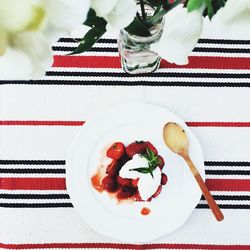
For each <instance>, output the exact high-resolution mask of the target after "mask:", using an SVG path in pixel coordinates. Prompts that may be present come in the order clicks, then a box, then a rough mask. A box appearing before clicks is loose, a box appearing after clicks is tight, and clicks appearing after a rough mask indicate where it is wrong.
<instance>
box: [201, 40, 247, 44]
mask: <svg viewBox="0 0 250 250" xmlns="http://www.w3.org/2000/svg"><path fill="white" fill-rule="evenodd" d="M198 43H212V44H242V45H248V44H250V40H233V39H210V38H200V39H199V41H198Z"/></svg>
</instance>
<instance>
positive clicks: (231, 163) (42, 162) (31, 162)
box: [0, 160, 250, 167]
mask: <svg viewBox="0 0 250 250" xmlns="http://www.w3.org/2000/svg"><path fill="white" fill-rule="evenodd" d="M65 164H66V161H65V160H0V165H65ZM204 165H205V166H228V167H234V166H239V167H250V162H248V161H204Z"/></svg>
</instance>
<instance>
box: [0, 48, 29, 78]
mask: <svg viewBox="0 0 250 250" xmlns="http://www.w3.org/2000/svg"><path fill="white" fill-rule="evenodd" d="M32 70H33V66H32V62H31V60H30V58H29V57H28V56H27V55H26V54H25V53H24V52H23V51H22V50H21V49H15V48H10V47H8V48H7V49H6V51H5V54H4V55H3V56H0V78H1V79H2V80H29V79H30V76H31V75H32Z"/></svg>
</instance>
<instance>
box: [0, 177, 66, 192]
mask: <svg viewBox="0 0 250 250" xmlns="http://www.w3.org/2000/svg"><path fill="white" fill-rule="evenodd" d="M0 189H4V190H65V189H66V183H65V178H0Z"/></svg>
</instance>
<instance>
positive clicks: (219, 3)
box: [212, 0, 226, 15]
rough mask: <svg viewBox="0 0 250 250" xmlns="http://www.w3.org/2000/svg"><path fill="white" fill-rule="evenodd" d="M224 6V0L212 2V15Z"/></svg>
mask: <svg viewBox="0 0 250 250" xmlns="http://www.w3.org/2000/svg"><path fill="white" fill-rule="evenodd" d="M225 4H226V0H217V1H212V5H213V10H214V15H215V14H216V13H217V11H218V10H219V9H220V8H222V7H224V6H225Z"/></svg>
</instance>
